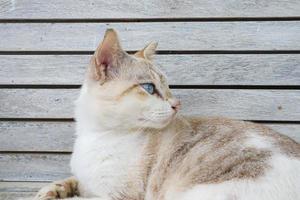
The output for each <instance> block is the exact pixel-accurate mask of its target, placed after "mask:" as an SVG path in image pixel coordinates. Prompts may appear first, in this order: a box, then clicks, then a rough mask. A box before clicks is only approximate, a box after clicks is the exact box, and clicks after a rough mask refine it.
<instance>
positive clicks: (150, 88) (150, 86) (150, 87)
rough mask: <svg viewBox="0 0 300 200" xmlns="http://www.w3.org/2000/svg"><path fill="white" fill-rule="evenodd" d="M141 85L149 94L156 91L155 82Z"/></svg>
mask: <svg viewBox="0 0 300 200" xmlns="http://www.w3.org/2000/svg"><path fill="white" fill-rule="evenodd" d="M140 85H141V87H142V88H143V89H144V90H146V91H147V92H148V93H149V94H154V93H155V85H154V84H153V83H142V84H140Z"/></svg>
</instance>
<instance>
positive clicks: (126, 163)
mask: <svg viewBox="0 0 300 200" xmlns="http://www.w3.org/2000/svg"><path fill="white" fill-rule="evenodd" d="M156 47H157V43H150V44H149V45H147V46H146V47H145V48H144V49H142V50H140V51H138V52H137V53H135V54H128V53H126V52H125V51H124V50H122V47H121V45H120V41H119V39H118V35H117V33H116V31H115V30H113V29H107V31H106V33H105V36H104V39H103V41H102V42H101V44H100V45H99V46H98V48H97V50H96V51H95V53H94V55H93V56H92V58H91V61H90V65H89V67H88V69H87V73H86V77H85V81H84V83H83V85H82V88H81V92H80V96H79V98H78V100H77V101H76V111H75V113H76V114H75V115H76V125H77V126H76V136H77V138H76V141H75V145H74V151H73V154H72V159H71V170H72V173H73V174H74V177H71V178H68V179H65V180H61V181H56V182H54V183H52V184H50V185H48V186H46V187H44V188H42V189H41V190H40V191H39V192H38V194H37V195H36V197H35V199H36V200H46V199H47V200H52V199H57V198H62V199H63V198H68V199H78V200H79V199H81V200H83V199H86V200H87V199H90V200H91V199H95V200H252V199H259V200H297V199H300V145H299V144H298V143H296V142H295V141H293V140H292V139H290V138H288V137H286V136H283V135H280V134H278V133H276V132H275V131H273V130H271V129H269V128H267V127H265V126H262V125H259V124H255V123H251V122H244V121H237V120H231V119H226V118H221V117H219V118H218V117H211V118H201V117H188V116H182V115H180V114H178V113H177V112H178V110H179V109H180V102H179V100H177V99H176V98H174V97H173V96H172V93H171V91H170V89H169V86H168V83H167V80H166V77H165V75H164V74H163V73H162V72H161V71H160V70H159V69H158V68H157V67H156V66H155V64H153V62H152V58H153V56H154V54H155V50H156Z"/></svg>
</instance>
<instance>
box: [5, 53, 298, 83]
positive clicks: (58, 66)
mask: <svg viewBox="0 0 300 200" xmlns="http://www.w3.org/2000/svg"><path fill="white" fill-rule="evenodd" d="M89 59H90V55H0V84H12V85H14V84H36V85H38V84H67V85H72V84H76V85H78V84H81V83H82V81H83V77H84V73H85V69H86V66H87V65H88V63H89ZM155 62H156V63H157V64H158V66H159V67H160V68H161V69H162V71H164V72H165V73H166V75H167V76H168V80H169V83H170V84H171V85H202V84H203V85H300V55H299V54H274V55H269V54H254V55H252V54H248V55H247V54H241V55H240V54H235V55H230V54H218V55H210V54H198V55H157V56H156V59H155Z"/></svg>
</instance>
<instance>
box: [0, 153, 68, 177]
mask: <svg viewBox="0 0 300 200" xmlns="http://www.w3.org/2000/svg"><path fill="white" fill-rule="evenodd" d="M69 161H70V155H69V154H1V153H0V169H1V170H0V181H52V180H58V179H62V178H66V177H69V176H70V169H69Z"/></svg>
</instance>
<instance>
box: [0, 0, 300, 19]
mask: <svg viewBox="0 0 300 200" xmlns="http://www.w3.org/2000/svg"><path fill="white" fill-rule="evenodd" d="M0 8H1V9H0V18H2V19H11V18H12V19H36V18H37V19H56V18H62V19H65V18H67V19H69V18H70V19H74V18H75V19H76V18H83V19H107V18H182V17H184V18H188V17H191V18H195V17H205V18H207V17H278V16H279V17H280V16H299V10H300V3H299V1H297V0H289V1H280V0H274V1H269V0H260V1H251V0H242V1H239V0H233V1H222V0H211V1H207V0H190V1H170V0H168V1H160V0H147V1H139V0H114V1H105V0H92V1H80V0H76V1H73V0H56V1H32V0H22V1H20V0H19V1H13V0H4V1H1V3H0Z"/></svg>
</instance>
